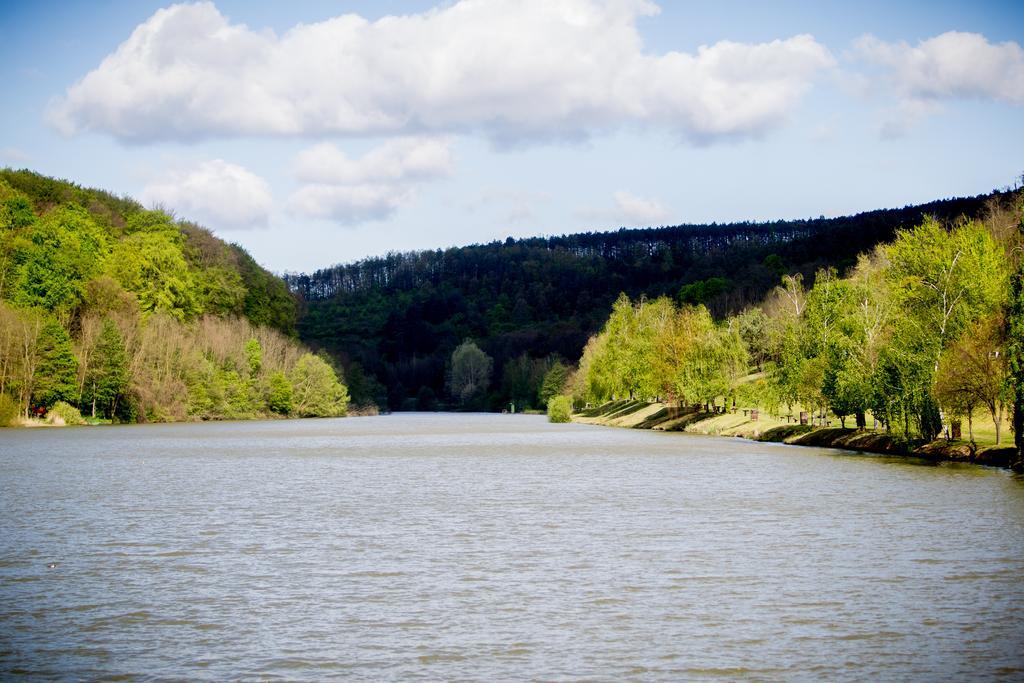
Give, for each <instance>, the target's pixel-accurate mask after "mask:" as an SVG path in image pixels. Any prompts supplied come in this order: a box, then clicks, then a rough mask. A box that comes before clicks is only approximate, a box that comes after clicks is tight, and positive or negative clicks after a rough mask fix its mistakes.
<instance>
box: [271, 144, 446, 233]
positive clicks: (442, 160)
mask: <svg viewBox="0 0 1024 683" xmlns="http://www.w3.org/2000/svg"><path fill="white" fill-rule="evenodd" d="M453 168H454V159H453V155H452V151H451V141H450V140H448V139H431V138H398V139H395V140H389V141H387V142H385V143H384V144H382V145H380V146H379V147H376V148H374V149H372V150H370V151H369V152H367V153H366V154H365V155H363V156H361V157H359V158H358V159H353V158H351V157H349V156H348V155H346V154H345V153H344V152H343V151H342V150H340V149H339V148H338V147H337V146H335V145H334V144H331V143H321V144H318V145H314V146H313V147H310V148H309V149H306V150H303V151H302V152H300V153H299V154H298V156H297V157H296V159H295V175H296V177H297V178H298V179H299V180H300V181H302V182H304V183H305V185H304V186H303V187H301V188H299V189H298V190H297V191H296V192H294V193H293V194H292V196H291V197H290V198H289V201H288V205H289V207H290V208H291V209H292V210H293V211H295V212H297V213H300V214H304V215H306V216H312V217H314V218H326V219H331V220H334V221H337V222H338V223H342V224H348V225H353V224H356V223H362V222H365V221H370V220H380V219H383V218H387V217H389V216H390V215H391V214H393V213H394V212H395V211H396V210H397V209H398V208H399V207H400V206H402V205H403V204H406V203H408V202H409V201H411V200H412V198H413V197H414V196H415V188H416V187H417V186H418V185H420V184H422V183H424V182H428V181H431V180H436V179H439V178H443V177H447V176H449V175H451V173H452V171H453Z"/></svg>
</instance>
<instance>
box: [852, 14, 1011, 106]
mask: <svg viewBox="0 0 1024 683" xmlns="http://www.w3.org/2000/svg"><path fill="white" fill-rule="evenodd" d="M856 49H857V53H858V54H859V55H860V56H861V57H862V58H864V59H865V60H867V61H868V62H871V63H874V64H877V65H879V66H882V67H883V68H884V69H885V70H886V71H887V72H888V78H889V79H890V81H891V82H892V84H893V85H894V86H895V87H896V88H897V91H898V92H899V93H900V94H901V95H903V96H904V97H906V98H912V99H921V100H940V99H951V98H985V99H994V100H1001V101H1003V102H1009V103H1010V104H1016V105H1024V49H1021V47H1020V45H1018V44H1017V43H1014V42H1005V43H999V44H995V45H994V44H992V43H990V42H988V40H987V39H986V38H985V36H983V35H980V34H978V33H961V32H959V31H949V32H947V33H943V34H941V35H938V36H935V37H934V38H929V39H928V40H924V41H921V42H920V43H919V44H918V45H917V47H911V46H910V45H907V44H906V43H903V42H900V43H886V42H883V41H881V40H879V39H877V38H875V37H874V36H864V37H862V38H861V39H860V40H858V41H857V43H856Z"/></svg>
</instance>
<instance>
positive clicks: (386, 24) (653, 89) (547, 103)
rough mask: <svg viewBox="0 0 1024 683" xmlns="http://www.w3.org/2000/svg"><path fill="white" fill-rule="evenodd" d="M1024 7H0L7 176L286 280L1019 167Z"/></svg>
mask: <svg viewBox="0 0 1024 683" xmlns="http://www.w3.org/2000/svg"><path fill="white" fill-rule="evenodd" d="M1022 45H1024V3H1022V2H948V1H944V0H935V1H928V2H925V1H907V2H898V3H895V2H891V1H885V2H881V1H879V2H876V1H874V0H865V1H863V2H857V3H850V2H827V1H823V0H822V1H815V2H810V1H807V2H804V1H788V2H787V1H782V2H772V3H765V2H739V1H736V0H724V1H714V2H712V1H707V2H704V1H697V2H668V1H662V2H657V3H655V2H650V1H648V0H606V1H605V0H459V1H451V2H443V3H437V2H426V1H411V0H410V1H407V2H398V1H396V0H377V1H376V2H345V1H342V0H335V1H327V0H320V1H312V0H311V1H306V0H291V1H290V2H287V3H284V2H253V1H242V0H218V1H216V2H203V3H182V4H166V3H159V2H147V1H146V0H92V1H90V2H84V1H83V2H74V1H63V2H49V1H45V0H37V1H36V2H10V1H9V0H0V78H2V81H3V83H4V88H3V91H2V92H3V95H2V98H0V101H2V102H3V106H2V107H0V166H9V167H12V168H30V169H32V170H35V171H38V172H40V173H44V174H46V175H51V176H56V177H60V178H66V179H68V180H71V181H73V182H75V183H78V184H80V185H83V186H87V187H99V188H102V189H106V190H108V191H111V192H114V193H116V194H125V195H129V196H132V197H134V198H136V199H139V200H140V201H142V202H143V203H144V204H145V205H146V206H150V207H160V208H163V209H164V210H168V211H172V212H173V213H174V215H175V216H177V217H179V218H182V219H188V220H193V221H195V222H198V223H200V224H202V225H205V226H206V227H208V228H210V229H211V230H213V231H214V233H215V234H217V235H218V236H220V237H222V238H224V239H226V240H228V241H230V242H236V243H238V244H241V245H242V246H243V247H245V248H246V249H247V250H248V251H249V252H250V253H251V254H252V255H253V256H254V257H255V258H256V260H257V261H259V262H260V263H261V264H263V265H264V266H265V267H267V268H269V269H271V270H273V271H275V272H278V273H282V272H311V271H313V270H316V269H318V268H323V267H327V266H330V265H333V264H336V263H346V262H350V261H353V260H357V259H360V258H364V257H367V256H373V255H381V254H385V253H387V252H389V251H408V250H414V249H435V248H445V247H449V246H458V245H466V244H473V243H481V242H489V241H492V240H495V239H504V238H505V237H508V236H514V237H524V236H532V235H559V234H565V233H571V232H581V231H590V230H613V229H617V228H618V227H621V226H626V227H645V226H660V225H676V224H680V223H704V222H720V223H721V222H729V221H737V220H756V221H763V220H775V219H791V218H806V217H818V216H837V215H844V214H850V213H856V212H859V211H867V210H871V209H875V208H883V207H893V206H904V205H907V204H913V203H920V202H926V201H930V200H933V199H938V198H943V197H951V196H964V195H974V194H979V193H984V192H989V191H991V190H993V189H996V188H1003V187H1007V186H1012V185H1014V184H1015V183H1019V182H1020V178H1021V175H1022V173H1024V125H1022V124H1024V48H1022Z"/></svg>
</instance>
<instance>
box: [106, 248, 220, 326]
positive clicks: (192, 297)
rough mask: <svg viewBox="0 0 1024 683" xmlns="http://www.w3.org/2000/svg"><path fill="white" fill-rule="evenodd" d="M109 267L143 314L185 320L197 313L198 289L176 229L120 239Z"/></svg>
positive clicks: (198, 310)
mask: <svg viewBox="0 0 1024 683" xmlns="http://www.w3.org/2000/svg"><path fill="white" fill-rule="evenodd" d="M109 269H110V274H111V275H112V276H113V277H114V279H115V280H117V281H118V282H119V283H120V284H121V286H122V287H124V288H125V289H126V290H128V291H129V292H132V293H133V294H135V295H136V296H137V297H138V299H139V306H140V307H141V308H142V310H143V311H144V312H146V313H151V312H156V311H160V312H164V313H168V314H170V315H172V316H174V317H175V318H177V319H179V320H186V319H189V318H192V317H193V316H195V315H196V314H197V313H199V312H200V309H199V302H198V293H199V291H198V288H197V286H196V283H195V280H194V278H193V276H192V273H191V271H190V270H189V267H188V263H187V262H186V261H185V257H184V255H183V254H182V250H181V235H180V234H179V233H177V232H176V231H175V232H171V231H169V230H157V231H153V232H150V231H141V232H136V233H134V234H132V235H131V236H129V237H127V238H126V239H124V240H121V241H120V242H118V243H117V245H116V246H115V247H114V250H113V253H112V254H111V257H110V261H109Z"/></svg>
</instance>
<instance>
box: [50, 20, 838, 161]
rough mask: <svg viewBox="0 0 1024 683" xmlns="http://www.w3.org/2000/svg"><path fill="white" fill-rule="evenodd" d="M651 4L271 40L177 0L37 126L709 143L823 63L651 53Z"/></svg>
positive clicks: (775, 116)
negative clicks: (612, 132)
mask: <svg viewBox="0 0 1024 683" xmlns="http://www.w3.org/2000/svg"><path fill="white" fill-rule="evenodd" d="M657 12H658V8H657V6H656V5H654V4H653V3H651V2H646V1H644V0H462V1H460V2H456V3H454V4H452V5H444V6H441V7H439V8H436V9H433V10H430V11H427V12H424V13H422V14H414V15H407V16H389V17H384V18H382V19H380V20H378V21H374V22H370V21H367V20H365V19H363V18H362V17H359V16H357V15H344V16H339V17H335V18H333V19H328V20H325V21H322V22H318V23H313V24H300V25H297V26H295V27H294V28H292V29H291V30H289V31H287V32H286V33H284V34H283V35H281V36H277V35H275V34H274V33H273V32H269V31H262V32H257V31H253V30H251V29H249V28H248V27H246V26H245V25H242V24H232V23H230V22H229V20H228V19H227V18H225V17H224V16H223V15H222V14H220V12H219V11H218V10H217V8H216V7H215V6H214V5H213V4H212V3H200V4H189V5H185V4H182V5H172V6H170V7H168V8H166V9H161V10H159V11H157V12H156V13H155V14H154V15H153V16H152V17H150V18H149V19H148V20H147V21H146V22H144V23H142V24H140V25H139V26H138V27H137V28H136V29H135V30H134V32H133V33H132V34H131V36H130V37H129V38H128V39H127V40H126V41H125V42H124V43H123V44H121V45H120V46H119V47H118V48H117V50H116V51H115V52H113V53H112V54H110V55H108V56H107V57H106V58H105V59H104V60H103V61H102V63H101V64H100V65H99V66H98V67H96V68H95V69H94V70H93V71H91V72H90V73H88V74H87V75H86V76H85V77H83V78H82V79H81V80H80V81H78V82H77V83H75V84H74V85H72V86H71V87H70V88H69V89H68V90H67V92H66V94H65V96H64V97H62V98H60V99H59V100H57V101H56V102H55V103H54V105H53V107H52V108H51V110H50V120H51V122H52V123H53V124H54V125H55V126H57V127H58V128H59V129H60V130H62V131H64V132H65V133H67V134H73V133H77V132H81V131H102V132H106V133H109V134H111V135H114V136H116V137H118V138H120V139H122V140H126V141H133V142H147V141H152V140H160V139H179V140H181V139H197V138H203V137H211V136H230V135H326V134H343V135H390V134H403V135H407V134H419V133H422V132H431V133H438V132H471V131H473V132H483V133H484V134H486V135H488V136H490V137H492V138H493V139H496V140H505V141H509V140H517V139H524V138H530V137H536V136H540V137H548V136H579V135H586V134H588V133H592V132H595V131H600V130H606V129H609V128H614V127H617V126H620V125H625V124H642V125H655V126H659V127H666V128H669V129H672V130H675V131H677V132H679V133H681V134H683V135H685V136H687V137H689V138H691V139H693V140H696V141H711V140H713V139H716V138H719V137H735V136H746V135H757V134H760V133H762V132H764V131H766V130H768V129H770V128H772V127H774V126H776V125H779V124H780V123H781V122H783V121H784V120H785V119H786V117H787V115H788V114H789V112H790V111H791V110H792V108H793V107H794V106H795V105H796V102H797V101H798V99H799V97H800V95H801V94H802V93H803V92H805V91H806V90H807V89H808V88H809V87H810V85H811V83H812V81H813V80H814V78H815V77H816V75H817V74H818V72H820V71H821V70H822V69H826V68H829V67H830V66H832V65H833V59H832V56H831V55H830V54H829V52H828V50H827V49H826V48H825V47H823V46H822V45H820V44H819V43H817V42H816V41H815V40H814V39H813V38H812V37H811V36H808V35H799V36H794V37H791V38H788V39H786V40H775V41H772V42H769V43H761V44H746V43H734V42H727V41H723V42H719V43H716V44H714V45H711V46H702V47H700V48H699V49H698V50H697V51H696V53H694V54H689V53H683V52H667V53H664V54H649V53H647V52H645V51H644V49H643V47H644V46H643V42H642V40H641V37H640V35H639V33H638V31H637V28H636V22H637V19H638V18H639V17H642V16H649V15H654V14H657Z"/></svg>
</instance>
